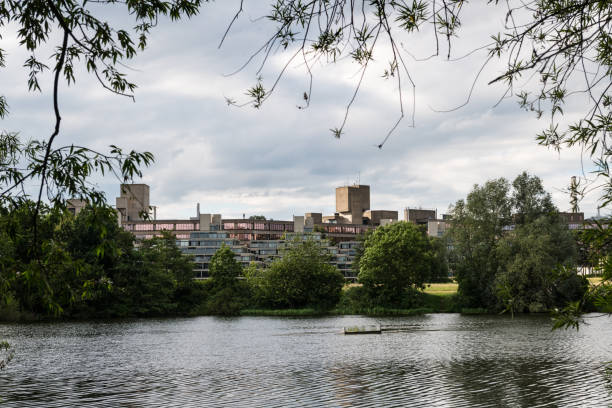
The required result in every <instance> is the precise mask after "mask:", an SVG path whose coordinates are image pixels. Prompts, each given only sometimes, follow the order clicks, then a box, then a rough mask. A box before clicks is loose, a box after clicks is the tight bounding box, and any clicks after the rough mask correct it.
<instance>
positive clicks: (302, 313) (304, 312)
mask: <svg viewBox="0 0 612 408" xmlns="http://www.w3.org/2000/svg"><path fill="white" fill-rule="evenodd" d="M425 313H434V310H433V309H431V308H426V307H420V308H414V309H392V308H386V307H373V308H362V309H338V308H336V309H332V310H329V311H320V310H316V309H311V308H305V309H245V310H241V311H240V315H241V316H285V317H291V316H294V317H307V316H342V315H363V316H418V315H422V314H425Z"/></svg>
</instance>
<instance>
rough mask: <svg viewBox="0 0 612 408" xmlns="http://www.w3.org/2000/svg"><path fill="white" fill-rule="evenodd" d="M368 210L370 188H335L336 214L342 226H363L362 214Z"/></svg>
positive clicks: (358, 186)
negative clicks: (341, 221)
mask: <svg viewBox="0 0 612 408" xmlns="http://www.w3.org/2000/svg"><path fill="white" fill-rule="evenodd" d="M369 209H370V186H367V185H353V186H342V187H337V188H336V213H337V214H339V216H340V219H341V220H346V222H343V223H344V224H363V213H364V212H365V211H367V210H369Z"/></svg>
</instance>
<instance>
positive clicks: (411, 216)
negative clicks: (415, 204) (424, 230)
mask: <svg viewBox="0 0 612 408" xmlns="http://www.w3.org/2000/svg"><path fill="white" fill-rule="evenodd" d="M437 218H438V210H436V209H424V208H409V207H407V208H405V209H404V221H408V222H411V223H413V224H421V225H427V222H428V220H435V219H437Z"/></svg>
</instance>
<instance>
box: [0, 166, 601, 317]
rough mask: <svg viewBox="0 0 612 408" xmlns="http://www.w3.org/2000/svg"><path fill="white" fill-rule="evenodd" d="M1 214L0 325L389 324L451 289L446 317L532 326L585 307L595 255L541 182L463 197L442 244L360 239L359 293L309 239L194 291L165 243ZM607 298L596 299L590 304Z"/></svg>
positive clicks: (410, 229) (85, 221) (94, 220)
mask: <svg viewBox="0 0 612 408" xmlns="http://www.w3.org/2000/svg"><path fill="white" fill-rule="evenodd" d="M0 211H1V212H0V267H1V268H2V269H1V273H0V295H1V300H2V306H1V309H2V310H1V311H0V314H1V315H2V317H4V318H11V317H48V316H63V317H69V318H105V317H128V316H166V315H199V314H217V315H237V314H240V313H245V312H249V311H251V312H253V311H262V310H268V311H269V310H287V309H290V310H309V311H312V312H313V313H321V312H328V311H330V310H332V309H335V310H336V312H338V313H382V314H384V313H395V312H397V311H407V310H408V309H412V310H414V309H419V308H423V307H428V306H431V302H429V301H428V298H427V295H426V294H425V293H424V292H423V289H424V288H425V286H426V284H427V283H428V282H444V281H449V276H452V277H453V278H454V279H455V280H456V282H457V283H458V294H457V296H456V297H455V298H453V299H452V301H451V302H450V305H449V303H448V302H447V303H446V305H445V306H444V308H443V310H445V311H451V310H454V311H460V310H462V309H467V308H469V309H471V310H482V311H489V312H500V311H504V310H507V311H509V312H511V313H520V312H543V311H550V310H553V309H556V308H562V307H564V306H566V305H568V304H576V303H575V302H583V301H584V300H583V297H584V294H585V292H586V291H587V289H588V281H587V280H586V279H585V278H584V277H581V276H579V275H577V273H576V267H577V265H578V262H579V261H580V262H583V261H584V260H585V259H587V258H588V254H589V253H591V252H593V251H592V249H591V247H593V242H592V240H589V232H581V233H578V234H573V233H572V232H571V231H569V230H568V228H567V225H566V224H564V222H563V221H562V220H561V218H560V216H559V213H558V210H557V209H556V208H555V206H554V205H553V204H552V200H551V198H550V195H549V194H548V193H547V192H546V191H544V189H543V187H542V183H541V181H540V179H539V178H537V177H534V176H530V175H528V174H527V173H523V174H521V175H519V176H518V177H517V178H516V179H515V180H514V181H513V183H509V182H508V181H506V180H505V179H497V180H490V181H488V182H486V183H485V184H484V185H482V186H478V185H475V186H474V188H473V190H472V191H471V192H470V193H469V194H468V196H467V198H466V199H465V200H459V201H458V202H457V203H456V204H455V205H454V206H453V207H452V208H451V216H452V221H451V228H450V231H449V233H448V234H447V236H445V237H443V238H433V237H429V236H427V233H426V230H425V229H424V227H422V226H417V225H414V224H411V223H408V222H397V223H393V224H390V225H387V226H384V227H379V228H377V229H376V230H373V231H370V232H369V233H367V234H366V235H365V236H363V237H362V238H361V239H362V245H361V247H360V248H359V249H358V250H357V254H356V260H355V262H354V269H355V271H356V272H358V281H359V285H350V286H345V281H344V278H343V276H342V274H341V273H340V272H339V271H338V270H337V269H336V268H335V266H333V265H332V264H330V260H331V255H330V254H329V253H328V252H327V250H326V249H325V245H322V242H321V241H317V240H314V239H311V238H309V237H308V236H298V237H296V238H295V239H293V240H292V241H288V242H287V243H286V245H285V247H284V248H283V249H282V251H281V257H279V258H278V259H275V260H274V261H272V262H271V263H270V264H269V265H267V266H265V267H264V266H262V265H256V264H252V265H251V266H249V267H248V268H246V269H244V270H243V268H242V266H241V265H240V263H238V262H237V261H236V259H235V254H234V252H233V251H232V250H231V249H230V248H229V247H226V246H223V247H222V248H221V249H220V250H218V251H217V253H216V254H214V256H213V258H212V259H211V262H210V279H208V280H205V281H195V280H193V279H192V277H193V263H192V260H191V259H190V258H189V257H187V256H184V255H182V253H181V251H180V250H179V249H178V248H177V246H176V245H175V240H174V238H173V237H172V235H170V234H166V235H163V236H162V237H158V238H154V239H151V240H146V241H144V242H142V243H141V244H140V245H138V246H137V247H136V246H135V245H134V237H133V235H132V234H131V233H129V232H126V231H124V230H123V229H121V228H120V227H119V226H118V223H117V218H116V214H115V211H114V210H112V209H110V208H107V207H101V208H100V207H87V208H86V209H84V210H83V211H81V212H80V213H79V214H78V216H73V215H72V214H69V213H66V212H62V211H60V210H57V209H50V208H43V210H42V211H40V212H39V214H38V222H37V223H34V222H33V220H34V214H35V211H34V204H33V203H27V204H26V205H23V204H21V205H19V206H17V207H14V208H10V207H9V208H3V209H1V210H0ZM34 225H36V228H34V227H33V226H34ZM32 243H37V244H35V245H33V244H32ZM578 244H580V245H578ZM604 244H605V245H604ZM589 245H590V246H589ZM606 245H607V246H606ZM609 246H610V243H609V242H605V243H602V245H599V246H598V247H597V248H598V251H599V252H601V251H606V248H608V249H609ZM579 248H580V250H579ZM611 293H612V291H610V290H609V288H606V287H604V288H602V289H600V290H599V291H598V296H599V298H601V299H599V303H600V304H605V303H606V302H608V303H609V300H610V299H609V298H610V297H611V295H610V294H611ZM602 299H603V300H602ZM572 302H573V303H572ZM582 306H583V305H582ZM434 309H438V310H441V309H440V308H439V307H436V306H434Z"/></svg>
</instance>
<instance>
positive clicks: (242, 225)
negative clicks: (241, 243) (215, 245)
mask: <svg viewBox="0 0 612 408" xmlns="http://www.w3.org/2000/svg"><path fill="white" fill-rule="evenodd" d="M236 229H241V230H250V229H253V224H251V223H250V222H239V223H238V224H236Z"/></svg>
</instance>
